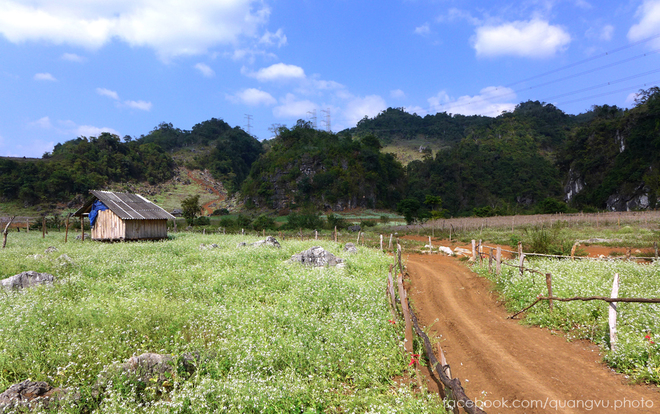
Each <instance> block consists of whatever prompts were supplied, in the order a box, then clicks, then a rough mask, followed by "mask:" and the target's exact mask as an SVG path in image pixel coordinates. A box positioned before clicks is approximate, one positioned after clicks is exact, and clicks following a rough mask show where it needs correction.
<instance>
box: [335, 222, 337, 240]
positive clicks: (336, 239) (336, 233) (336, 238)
mask: <svg viewBox="0 0 660 414" xmlns="http://www.w3.org/2000/svg"><path fill="white" fill-rule="evenodd" d="M335 243H337V226H335Z"/></svg>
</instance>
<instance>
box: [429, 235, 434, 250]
mask: <svg viewBox="0 0 660 414" xmlns="http://www.w3.org/2000/svg"><path fill="white" fill-rule="evenodd" d="M431 253H433V242H432V241H431V236H429V254H431Z"/></svg>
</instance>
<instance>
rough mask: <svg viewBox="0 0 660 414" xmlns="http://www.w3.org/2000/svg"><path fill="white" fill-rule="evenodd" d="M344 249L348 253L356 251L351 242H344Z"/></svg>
mask: <svg viewBox="0 0 660 414" xmlns="http://www.w3.org/2000/svg"><path fill="white" fill-rule="evenodd" d="M344 251H345V252H347V253H350V254H355V253H357V252H358V250H357V247H355V243H351V242H349V243H346V245H344Z"/></svg>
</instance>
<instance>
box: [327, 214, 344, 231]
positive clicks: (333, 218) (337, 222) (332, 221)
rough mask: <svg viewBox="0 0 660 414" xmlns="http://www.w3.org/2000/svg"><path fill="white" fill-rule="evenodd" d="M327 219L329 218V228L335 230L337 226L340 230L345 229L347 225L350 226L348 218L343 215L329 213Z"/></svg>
mask: <svg viewBox="0 0 660 414" xmlns="http://www.w3.org/2000/svg"><path fill="white" fill-rule="evenodd" d="M327 220H328V228H330V229H331V230H334V228H335V227H337V229H338V230H340V229H345V228H346V227H348V223H347V222H346V220H344V218H343V217H341V216H338V215H336V214H328V217H327Z"/></svg>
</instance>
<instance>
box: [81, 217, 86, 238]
mask: <svg viewBox="0 0 660 414" xmlns="http://www.w3.org/2000/svg"><path fill="white" fill-rule="evenodd" d="M80 240H81V241H85V217H84V216H83V215H82V213H80Z"/></svg>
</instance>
